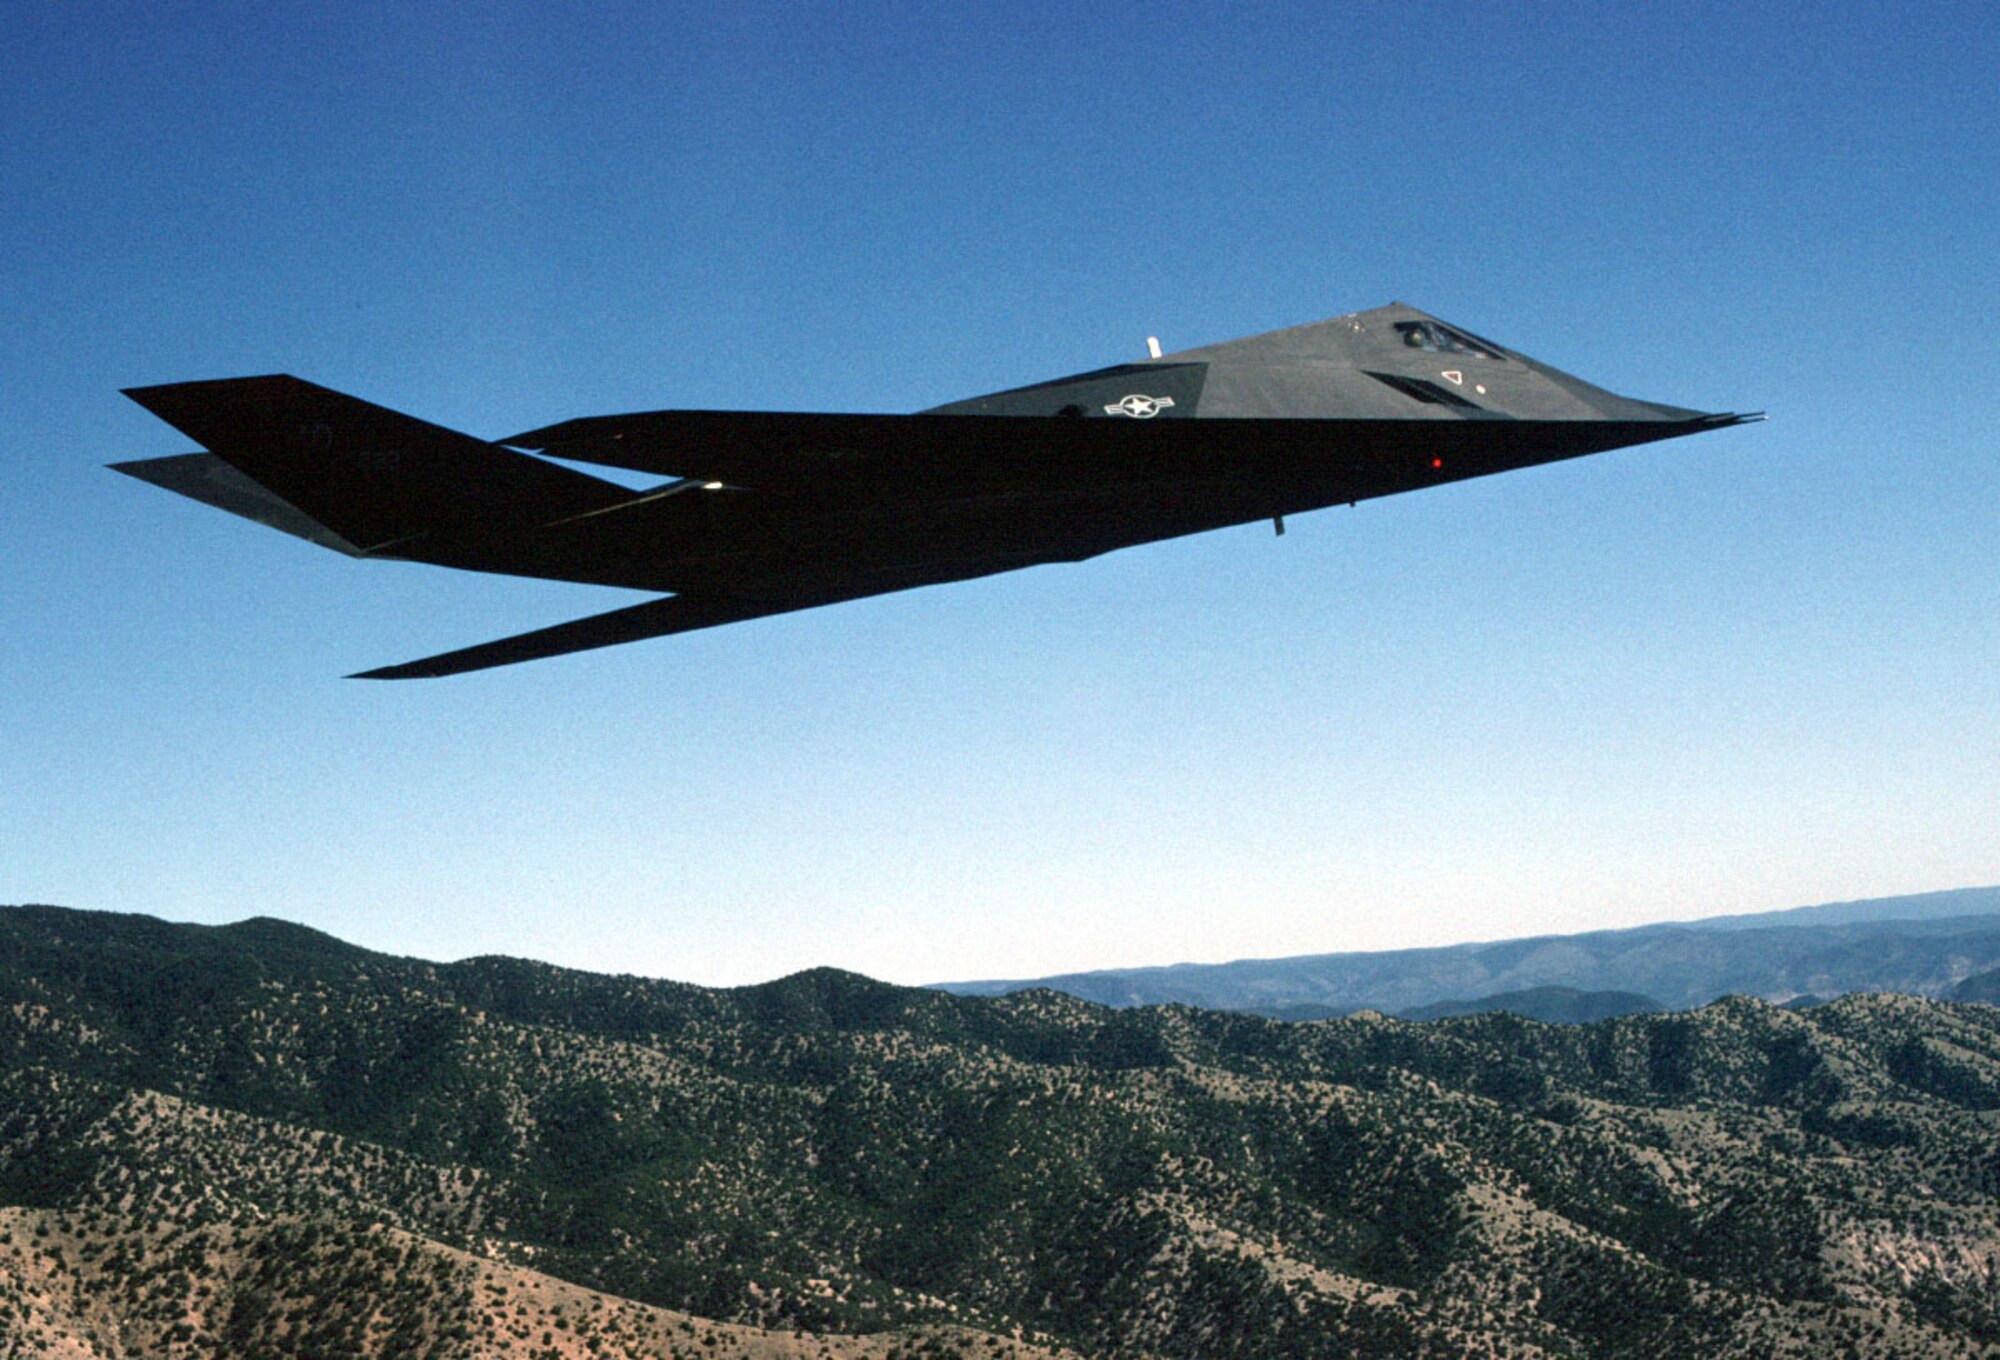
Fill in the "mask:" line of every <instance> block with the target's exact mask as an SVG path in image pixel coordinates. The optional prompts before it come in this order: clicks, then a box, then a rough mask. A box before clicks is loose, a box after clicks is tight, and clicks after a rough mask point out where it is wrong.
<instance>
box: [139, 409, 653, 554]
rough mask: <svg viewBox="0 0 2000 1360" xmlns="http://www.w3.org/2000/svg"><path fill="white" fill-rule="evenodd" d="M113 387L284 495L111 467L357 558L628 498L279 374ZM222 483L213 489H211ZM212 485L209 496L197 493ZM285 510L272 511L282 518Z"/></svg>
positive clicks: (182, 473)
mask: <svg viewBox="0 0 2000 1360" xmlns="http://www.w3.org/2000/svg"><path fill="white" fill-rule="evenodd" d="M125 395H126V396H128V397H130V398H132V400H134V401H136V402H138V403H139V404H140V405H141V406H143V407H145V408H146V409H147V410H148V411H151V412H152V413H153V414H154V415H156V416H158V417H160V419H162V420H164V421H166V422H167V423H168V424H169V425H172V426H174V427H175V428H176V429H178V430H180V431H181V432H182V433H184V434H187V435H189V436H191V437H192V438H194V439H195V440H196V441H197V442H199V443H200V444H202V445H204V446H205V447H206V448H208V449H210V450H212V451H213V453H214V454H215V456H216V457H217V458H219V459H221V460H222V462H223V463H226V464H227V465H228V466H229V467H231V468H233V469H235V470H236V471H237V472H239V473H241V474H242V475H243V476H244V477H245V478H247V479H248V480H249V481H250V482H252V483H254V484H255V485H256V487H260V488H262V489H263V490H264V491H267V492H269V493H270V494H271V495H272V496H275V497H276V498H277V500H278V501H279V502H281V503H282V505H281V506H280V507H275V508H274V507H272V506H270V505H269V504H268V503H263V502H262V501H261V498H258V497H256V496H255V495H253V494H250V493H249V491H248V490H247V489H246V488H244V487H242V486H241V485H240V484H237V483H235V482H234V479H230V478H227V477H215V476H210V475H206V474H207V473H210V472H213V469H211V468H208V467H207V465H202V467H201V469H200V470H201V471H203V472H204V475H203V476H200V477H191V476H190V475H188V474H189V472H190V470H191V467H192V465H176V466H175V467H172V468H166V467H160V468H158V469H157V471H158V474H159V475H152V469H149V470H148V471H140V470H139V469H140V468H142V467H147V466H148V464H154V463H164V462H166V461H167V460H146V461H145V462H142V463H137V464H124V465H120V466H119V471H121V472H127V473H130V474H132V475H133V476H137V477H142V478H144V479H145V480H147V481H151V482H155V483H156V484H158V485H161V486H165V487H168V488H169V489H170V490H174V491H179V492H182V493H183V494H185V495H193V496H194V498H195V499H197V500H203V501H206V502H208V503H209V504H211V505H218V506H220V507H221V508H223V509H225V510H232V511H234V512H235V513H237V514H242V515H247V516H248V517H249V518H251V519H256V520H260V521H261V522H263V523H266V524H271V525H273V526H274V527H276V528H280V529H285V530H286V531H287V532H290V533H297V534H300V535H301V536H302V537H306V538H311V539H313V540H314V541H316V542H326V541H327V540H326V536H324V535H320V534H315V533H312V532H309V531H307V530H306V529H305V528H304V527H303V526H302V525H300V524H299V523H298V521H297V518H296V517H294V516H287V515H285V514H284V513H283V508H284V507H289V508H290V509H292V510H295V511H297V512H298V514H299V515H302V516H303V517H304V518H305V519H306V520H308V521H310V522H311V523H312V524H314V525H317V526H319V527H320V528H322V529H324V530H325V531H326V535H330V536H332V537H333V538H334V539H335V540H336V541H335V542H332V543H328V544H327V546H329V547H339V548H341V550H342V551H349V552H353V553H355V554H357V555H360V556H367V555H370V554H375V553H388V554H391V555H393V550H394V548H395V545H396V544H398V543H401V542H404V541H406V540H408V539H411V538H416V537H418V536H421V535H424V534H427V533H434V532H439V531H444V532H455V531H463V530H473V531H490V530H492V529H494V528H498V527H504V526H508V525H532V524H546V523H548V522H549V521H550V520H554V519H561V518H563V517H564V516H567V515H577V514H582V513H584V512H586V511H590V510H595V509H599V508H602V507H603V506H607V505H611V504H613V503H615V502H617V501H619V500H623V499H626V498H628V497H629V496H630V495H631V493H630V492H629V491H627V490H626V489H624V488H623V487H620V486H617V485H615V484H613V483H610V482H605V481H600V480H598V479H597V478H595V477H591V476H587V475H586V474H584V473H581V472H575V471H572V470H570V469H569V468H564V467H558V466H556V465H555V464H553V463H546V462H543V461H542V460H541V459H539V458H534V457H530V456H529V455H527V454H524V453H517V452H515V451H514V450H512V449H507V448H502V447H501V446H499V445H497V444H489V443H487V442H486V441H485V440H483V439H475V438H473V437H472V436H471V435H466V434H460V433H458V432H457V431H455V430H448V429H445V428H444V427H443V426H441V425H432V424H430V423H429V422H428V421H423V420H418V419H416V418H415V417H414V416H406V415H403V414H401V413H400V412H397V411H391V410H389V409H388V408H387V407H382V406H376V405H374V404H372V403H370V402H365V401H362V400H360V399H359V398H357V397H350V396H347V395H345V394H343V393H340V392H335V391H333V390H331V389H330V388H325V387H320V386H318V385H317V384H315V383H309V382H306V381H304V380H302V379H299V378H294V377H292V376H290V375H289V374H273V375H271V376H268V377H261V378H223V379H217V380H213V381H208V382H186V383H168V384H166V385H164V386H160V387H133V388H127V389H126V392H125ZM218 485H220V486H222V487H223V488H224V490H223V491H222V492H217V491H216V487H217V486H218ZM202 491H210V492H212V493H214V494H201V492H202ZM280 521H283V522H280Z"/></svg>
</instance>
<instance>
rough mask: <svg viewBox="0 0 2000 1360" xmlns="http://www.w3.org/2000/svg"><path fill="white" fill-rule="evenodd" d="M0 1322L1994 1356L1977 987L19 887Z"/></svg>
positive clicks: (864, 1350)
mask: <svg viewBox="0 0 2000 1360" xmlns="http://www.w3.org/2000/svg"><path fill="white" fill-rule="evenodd" d="M0 1205H5V1206H8V1207H7V1208H6V1209H4V1210H0V1356H44V1355H56V1356H78V1357H84V1356H88V1357H107V1358H108V1357H134V1358H136V1357H140V1356H146V1357H154V1356H172V1357H183V1356H185V1357H193V1356H212V1355H213V1356H250V1357H258V1356H294V1355H297V1356H307V1355H312V1356H318V1355H325V1356H336V1355H338V1356H411V1355H417V1356H424V1355H428V1356H434V1357H440V1358H443V1357H461V1356H463V1357H479V1356H496V1355H499V1356H522V1357H528V1356H537V1357H539V1356H583V1355H594V1356H623V1355H632V1356H647V1357H669V1356H684V1357H704V1358H706V1357H731V1356H739V1355H741V1356H774V1357H775V1356H800V1357H808V1356H825V1357H829V1360H831V1358H832V1357H847V1356H855V1357H863V1356H867V1357H877V1356H879V1357H884V1358H885V1360H887V1358H888V1357H894V1358H895V1360H918V1357H925V1356H934V1357H939V1358H940V1360H942V1357H946V1356H963V1357H968V1358H970V1357H979V1358H981V1360H983V1357H986V1356H994V1357H1008V1360H1029V1357H1036V1356H1044V1355H1051V1354H1056V1353H1061V1352H1065V1351H1066V1352H1069V1353H1074V1354H1077V1355H1084V1356H1120V1357H1123V1356H1132V1357H1137V1356H1174V1357H1181V1356H1185V1357H1195V1356H1211V1355H1217V1354H1222V1355H1235V1356H1271V1357H1277V1356H1299V1357H1309V1356H1327V1357H1333V1356H1348V1355H1354V1354H1366V1355H1371V1356H1437V1357H1445V1356H1452V1357H1456V1356H1464V1355H1473V1356H1495V1357H1498V1356H1507V1357H1555V1356H1593V1357H1595V1356H1605V1357H1611V1356H1633V1357H1638V1356H1646V1357H1662V1356H1669V1357H1670V1356H1690V1357H1693V1356H1701V1357H1709V1356H1729V1355H1737V1356H1798V1357H1807V1356H1812V1357H1825V1356H1835V1357H1840V1356H1852V1357H1862V1356H1866V1357H1871V1358H1872V1357H1886V1356H1909V1357H1930V1356H1958V1355H1963V1356H1995V1357H2000V1011H1996V1010H1994V1009H1993V1008H1991V1007H1988V1006H1984V1005H1961V1004H1951V1003H1946V1002H1940V1001H1933V1000H1924V999H1918V998H1912V997H1903V996H1891V995H1856V996H1848V997H1845V998H1842V999H1840V1000H1837V1001H1834V1002H1831V1003H1828V1004H1825V1005H1820V1006H1816V1007H1811V1008H1807V1009H1798V1010H1792V1009H1781V1008H1778V1007H1775V1006H1772V1005H1769V1004H1766V1003H1764V1002H1760V1001H1755V1000H1749V999H1745V998H1730V999H1726V1000H1723V1001H1720V1002H1717V1003H1715V1004H1713V1005H1709V1006H1706V1007H1704V1008H1702V1009H1699V1010H1696V1011H1691V1012H1686V1013H1679V1014H1653V1015H1634V1016H1625V1017H1620V1018H1617V1019H1611V1020H1605V1021H1600V1022H1597V1023H1593V1024H1588V1025H1549V1024H1542V1023H1538V1022H1534V1021H1530V1020H1526V1019H1522V1018H1519V1017H1516V1016H1512V1015H1507V1014H1503V1013H1490V1014H1484V1015H1478V1016H1472V1017H1466V1018H1458V1019H1445V1020H1437V1021H1431V1022H1426V1023H1417V1022H1410V1021H1402V1020H1392V1019H1386V1018H1383V1017H1381V1016H1379V1015H1374V1014H1368V1013H1363V1014H1360V1015H1355V1016H1351V1017H1347V1018H1344V1019H1337V1020H1327V1021H1319V1022H1313V1023H1287V1022H1281V1021H1272V1020H1266V1019H1261V1018H1258V1017H1254V1016H1248V1015H1240V1014H1223V1013H1216V1012H1207V1011H1198V1010H1192V1009H1188V1008H1184V1007H1160V1008H1145V1009H1131V1010H1111V1009H1107V1008H1104V1007H1101V1006H1098V1005H1094V1004H1090V1003H1087V1002H1083V1001H1079V1000H1076V999H1074V998H1071V997H1067V996H1063V995H1060V994H1056V993H1053V992H1046V991H1037V992H1027V993H1021V994H1016V995H1012V996H1007V997H1002V998H974V997H958V996H951V995H946V994H943V993H939V992H934V991H925V990H918V989H909V988H900V987H891V986H887V985H883V984H879V983H875V982H871V981H869V980H867V979H865V978H861V977H857V976H854V975H851V974H843V973H836V972H831V971H818V972H812V973H805V974H801V975H798V976H796V977H792V978H787V979H784V980H782V981H780V982H775V983H770V984H766V985H764V986H759V987H750V988H742V989H737V990H731V991H713V990H706V989H701V988H696V987H690V986H684V985H679V984H674V983H666V982H657V981H651V980H646V979H640V978H631V977H604V976H596V975H591V974H584V973H577V972H569V971H564V970H560V969H556V968H552V967H548V966H545V965H540V964H534V963H527V962H521V961H516V960H507V959H475V960H469V961H467V962H464V963H458V964H449V965H439V964H431V963H425V962H421V961H416V960H407V959H396V958H390V957H386V956H382V955H378V954H373V953H369V952H367V951H364V950H360V949H357V948H354V947H352V946H348V945H345V944H342V943H340V942H339V941H336V940H333V939H331V938H329V937H326V936H323V935H319V934H316V933H314V932H311V931H308V930H304V929H302V928H299V927H296V926H289V925H286V924H284V923H282V922H277V921H271V920H257V921H249V922H244V923H242V924H240V925H235V926H229V927H221V928H206V927H195V926H182V925H170V924H167V923H164V922H160V921H156V920H151V919H149V918H145V917H132V916H112V915H108V914H100V913H84V912H74V911H65V910H59V909H55V908H11V909H4V910H0Z"/></svg>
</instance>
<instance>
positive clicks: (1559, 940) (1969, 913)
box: [937, 887, 2000, 1020]
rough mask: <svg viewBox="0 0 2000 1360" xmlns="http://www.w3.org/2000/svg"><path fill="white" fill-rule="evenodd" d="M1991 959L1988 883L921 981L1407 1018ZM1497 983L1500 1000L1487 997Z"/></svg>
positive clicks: (1825, 989)
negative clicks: (1659, 918) (1468, 940)
mask: <svg viewBox="0 0 2000 1360" xmlns="http://www.w3.org/2000/svg"><path fill="white" fill-rule="evenodd" d="M1997 967H2000V887H1994V888H1960V889H1954V890H1952V891H1948V892H1935V893H1923V894H1918V895H1914V896H1906V897H1889V898H1875V899H1870V900H1867V901H1859V902H1835V903H1828V904H1825V905H1822V906H1813V907H1799V908H1795V909H1793V910H1790V911H1777V912H1759V913H1755V914H1751V915H1739V916H1718V917H1710V918H1708V919H1705V920H1696V921H1687V922H1675V923H1668V924H1662V925H1649V926H1637V927H1633V928H1631V929H1625V930H1602V931H1593V932H1589V933H1586V934H1578V935H1544V936H1536V937H1533V938H1528V939H1516V940H1501V941H1496V942H1492V943H1485V944H1459V945H1447V946H1443V947H1439V948H1431V949H1395V950H1384V951H1379V952H1371V953H1348V954H1308V955H1300V956H1297V957H1292V958H1280V959H1245V960H1240V961H1238V962H1234V963H1212V964H1198V963H1183V964H1173V965H1170V966H1166V967H1157V968H1113V969H1105V970H1101V971H1096V972H1088V973H1065V974H1061V975H1057V976H1051V977H1042V978H1029V979H1014V980H1006V981H1000V980H993V981H982V982H947V983H940V984H937V985H938V986H939V987H940V988H941V989H943V990H945V991H950V992H954V993H957V994H959V995H963V996H1004V995H1006V994H1007V993H1009V992H1013V991H1022V990H1029V989H1034V988H1049V989H1052V990H1055V991H1060V992H1065V993H1067V994H1069V995H1071V996H1075V997H1080V998H1082V999H1084V1000H1086V1001H1096V1002H1100V1003H1102V1004H1104V1005H1107V1006H1155V1005H1169V1004H1179V1005H1189V1006H1202V1007H1207V1008H1209V1009H1213V1010H1235V1011H1251V1012H1255V1013H1258V1014H1263V1015H1271V1016H1278V1017H1282V1018H1287V1019H1310V1018H1319V1017H1325V1016H1333V1015H1345V1014H1350V1013H1352V1012H1354V1011H1358V1010H1378V1011H1382V1012H1384V1013H1386V1014H1390V1015H1406V1016H1412V1017H1416V1018H1422V1017H1427V1016H1433V1015H1439V1014H1447V1013H1451V1014H1459V1013H1467V1012H1470V1011H1476V1010H1481V1009H1505V1008H1507V1006H1508V1005H1513V1006H1520V1005H1530V1006H1532V1005H1534V1004H1535V998H1534V993H1536V992H1537V990H1538V989H1546V988H1562V989H1566V990H1567V991H1568V992H1570V993H1578V992H1583V993H1592V992H1604V993H1624V994H1626V995H1627V997H1632V996H1636V997H1637V998H1638V999H1639V1001H1641V1002H1651V1003H1652V1005H1651V1007H1650V1008H1652V1009H1662V1010H1684V1009H1687V1008H1688V1007H1692V1006H1700V1005H1704V1004H1706V1003H1708V1002H1710V1001H1713V1000H1715V999H1717V998H1718V997H1723V996H1730V995H1741V996H1755V997H1761V998H1763V999H1765V1000H1767V1001H1773V1002H1784V1001H1789V1000H1792V999H1793V998H1796V997H1802V996H1804V997H1824V996H1838V995H1840V994H1842V993H1845V992H1865V991H1877V992H1901V993H1905V994H1908V995H1912V996H1944V995H1946V994H1947V993H1949V992H1950V990H1951V989H1952V988H1953V987H1955V986H1957V985H1958V984H1959V983H1961V982H1963V981H1964V980H1965V979H1966V978H1968V977H1970V976H1971V975H1972V974H1974V973H1979V972H1985V971H1988V970H1990V969H1993V968H1997ZM1500 996H1506V997H1507V998H1508V1002H1507V1004H1502V1003H1499V1002H1496V1001H1495V1000H1494V998H1496V997H1500ZM1524 997H1525V998H1526V999H1525V1000H1524V999H1523V998H1524ZM1544 999H1548V998H1544ZM1598 1004H1599V1005H1600V1006H1601V1007H1603V1008H1606V1009H1604V1010H1603V1013H1604V1014H1605V1015H1610V1014H1616V1013H1621V1012H1620V1011H1619V1010H1618V1009H1617V1008H1618V1007H1620V1006H1622V1005H1625V1004H1627V1003H1626V1002H1624V1001H1621V1000H1619V999H1617V998H1615V997H1606V998H1604V999H1603V1000H1602V1001H1601V1002H1600V1003H1598ZM1438 1007H1443V1008H1444V1009H1443V1010H1438V1009H1436V1008H1438ZM1531 1013H1532V1012H1531ZM1536 1018H1541V1019H1550V1020H1563V1019H1584V1018H1596V1017H1594V1016H1591V1015H1589V1014H1588V1007H1586V1008H1585V1009H1584V1010H1583V1011H1579V1012H1576V1013H1574V1014H1571V1013H1567V1012H1565V1011H1563V1010H1562V1009H1561V1005H1560V1003H1558V1007H1557V1009H1556V1010H1555V1011H1551V1012H1546V1013H1540V1014H1537V1015H1536Z"/></svg>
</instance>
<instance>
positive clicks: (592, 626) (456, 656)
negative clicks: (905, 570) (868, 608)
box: [348, 590, 875, 680]
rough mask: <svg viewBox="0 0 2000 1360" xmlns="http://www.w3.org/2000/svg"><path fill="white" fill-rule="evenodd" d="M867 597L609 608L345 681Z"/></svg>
mask: <svg viewBox="0 0 2000 1360" xmlns="http://www.w3.org/2000/svg"><path fill="white" fill-rule="evenodd" d="M872 593H875V592H872V591H867V590H863V591H859V592H856V593H855V594H836V595H820V596H812V597H807V598H795V599H763V600H752V599H737V598H732V597H729V596H722V595H707V596H704V595H669V596H666V597H664V598H662V599H657V600H644V601H641V602H640V603H638V604H635V605H628V606H627V607H625V608H623V609H614V610H612V611H611V612H610V613H608V614H592V615H591V616H590V617H588V618H582V619H572V620H570V621H569V622H568V623H559V624H556V625H555V626H553V627H550V628H537V629H535V630H534V631H533V632H529V633H516V634H515V635H514V636H512V637H504V638H499V639H497V640H495V641H492V642H482V643H479V644H478V645H476V646H472V647H461V648H459V649H458V650H457V651H451V652H442V653H440V654H438V655H437V656H427V657H424V658H423V659H421V660H418V661H406V662H404V663H403V664H401V665H398V666H380V667H377V668H376V669H375V670H372V671H360V672H358V673H356V674H354V675H351V676H349V677H348V679H350V680H428V679H434V678H436V677H438V676H441V675H462V674H464V673H465V672H466V671H482V670H486V669H488V668H489V667H492V666H511V665H513V664H514V663H515V662H517V661H537V660H540V659H541V658H543V657H547V656H562V655H564V654H565V653H568V652H587V651H591V650H593V649H595V648H598V647H612V646H616V645H617V644H618V643H621V642H638V641H640V640H641V639H643V638H654V637H665V636H666V635H668V634H669V633H691V632H693V631H694V630H696V629H698V628H713V627H715V626H716V625H718V624H723V623H740V622H741V621H743V620H744V619H756V618H762V617H764V616H765V615H767V614H786V613H790V612H791V611H792V610H795V609H810V608H812V607H813V606H815V605H822V604H834V603H837V602H838V601H840V600H849V599H855V598H858V597H859V596H860V595H866V594H872Z"/></svg>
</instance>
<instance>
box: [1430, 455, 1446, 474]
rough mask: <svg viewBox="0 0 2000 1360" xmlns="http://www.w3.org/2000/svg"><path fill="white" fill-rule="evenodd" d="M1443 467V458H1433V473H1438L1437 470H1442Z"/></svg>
mask: <svg viewBox="0 0 2000 1360" xmlns="http://www.w3.org/2000/svg"><path fill="white" fill-rule="evenodd" d="M1443 466H1444V459H1442V458H1433V459H1431V471H1432V472H1436V471H1437V470H1438V469H1439V468H1441V467H1443Z"/></svg>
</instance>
